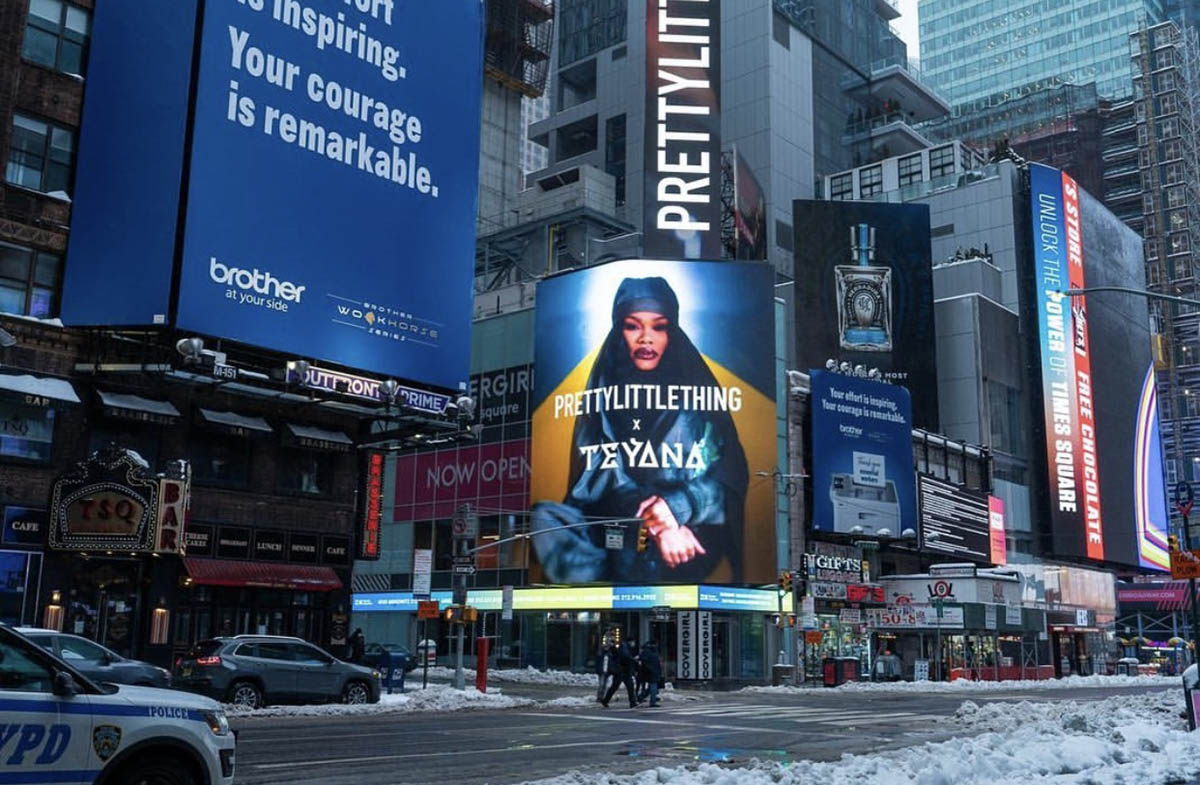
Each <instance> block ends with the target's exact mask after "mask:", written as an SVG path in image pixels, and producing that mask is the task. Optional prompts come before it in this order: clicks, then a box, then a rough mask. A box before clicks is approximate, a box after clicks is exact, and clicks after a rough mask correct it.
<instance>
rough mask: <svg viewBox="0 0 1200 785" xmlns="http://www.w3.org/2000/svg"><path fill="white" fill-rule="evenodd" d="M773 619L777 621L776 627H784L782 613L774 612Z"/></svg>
mask: <svg viewBox="0 0 1200 785" xmlns="http://www.w3.org/2000/svg"><path fill="white" fill-rule="evenodd" d="M771 621H773V622H774V623H775V626H776V627H779V628H780V629H783V622H784V616H783V614H782V613H772V614H771Z"/></svg>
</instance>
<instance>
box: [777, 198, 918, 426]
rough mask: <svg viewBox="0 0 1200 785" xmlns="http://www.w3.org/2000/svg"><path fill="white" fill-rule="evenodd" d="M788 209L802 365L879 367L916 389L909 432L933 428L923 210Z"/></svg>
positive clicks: (878, 206) (814, 204)
mask: <svg viewBox="0 0 1200 785" xmlns="http://www.w3.org/2000/svg"><path fill="white" fill-rule="evenodd" d="M792 209H793V221H794V223H793V226H794V232H793V236H794V237H795V254H796V258H795V276H796V282H795V290H794V302H795V311H794V319H795V333H794V334H795V338H796V361H797V363H798V365H799V367H801V368H824V367H826V363H827V362H828V361H829V360H834V361H835V362H837V363H838V364H841V363H849V364H850V365H851V366H852V367H853V366H857V365H861V366H863V367H864V368H868V369H869V368H878V369H879V371H880V372H881V373H882V374H883V378H884V380H886V381H888V382H891V383H892V384H898V385H903V386H905V387H907V388H909V389H910V390H911V391H912V392H913V420H914V423H915V424H916V426H917V427H919V428H928V429H930V430H934V431H936V430H937V428H938V391H937V378H938V377H937V358H936V340H935V332H934V320H933V316H934V314H933V265H932V262H931V256H932V254H931V252H930V251H931V248H930V228H929V206H928V205H923V204H895V203H887V202H839V201H825V200H808V199H798V200H796V201H795V202H793V207H792ZM847 241H849V244H848V245H847ZM847 252H848V253H847Z"/></svg>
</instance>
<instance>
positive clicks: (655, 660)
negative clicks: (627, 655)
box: [638, 641, 663, 707]
mask: <svg viewBox="0 0 1200 785" xmlns="http://www.w3.org/2000/svg"><path fill="white" fill-rule="evenodd" d="M640 665H641V669H642V677H643V679H645V684H646V692H647V694H648V697H649V698H650V706H651V707H653V706H657V705H658V691H659V689H660V688H661V687H662V686H663V671H662V659H661V658H660V657H659V656H658V644H656V643H655V642H654V641H646V645H645V646H643V647H642V653H641V658H640ZM638 698H639V700H644V698H642V697H641V696H640V695H639V696H638Z"/></svg>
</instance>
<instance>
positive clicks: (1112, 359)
mask: <svg viewBox="0 0 1200 785" xmlns="http://www.w3.org/2000/svg"><path fill="white" fill-rule="evenodd" d="M1029 174H1030V186H1031V193H1030V202H1031V204H1030V207H1031V218H1032V229H1033V231H1032V239H1033V251H1034V270H1033V277H1034V286H1035V292H1034V294H1035V296H1034V298H1033V303H1034V304H1035V305H1036V307H1037V327H1038V337H1037V344H1036V345H1037V351H1038V357H1039V361H1040V367H1041V375H1042V379H1041V385H1040V389H1039V390H1037V391H1036V392H1040V395H1037V396H1036V397H1038V398H1040V400H1041V406H1042V430H1043V432H1044V434H1045V456H1046V458H1045V461H1046V488H1047V498H1048V500H1049V504H1050V513H1051V535H1052V537H1051V541H1052V543H1053V546H1052V547H1053V552H1054V553H1055V554H1056V555H1061V556H1071V557H1077V558H1086V559H1093V560H1097V561H1106V562H1113V563H1117V564H1125V565H1134V566H1141V567H1147V568H1155V569H1164V568H1166V566H1167V558H1166V553H1167V543H1166V532H1167V512H1166V494H1165V488H1164V482H1163V474H1162V457H1161V443H1160V436H1159V429H1158V417H1157V408H1158V407H1157V394H1156V390H1155V375H1154V369H1153V366H1152V363H1151V355H1150V335H1149V315H1148V312H1147V307H1146V302H1145V300H1144V299H1142V298H1136V297H1129V296H1127V295H1123V294H1114V293H1100V294H1093V295H1090V296H1088V297H1086V298H1084V297H1075V298H1071V297H1068V296H1065V295H1064V294H1062V293H1063V292H1065V291H1066V290H1067V289H1083V288H1086V287H1098V286H1119V287H1126V288H1132V289H1137V290H1143V289H1145V277H1144V276H1145V273H1144V270H1143V263H1142V254H1141V242H1140V240H1139V239H1138V237H1137V235H1136V234H1134V233H1133V232H1132V231H1131V230H1129V229H1128V228H1127V227H1125V226H1124V225H1123V224H1121V222H1120V221H1119V220H1117V218H1116V217H1115V216H1113V215H1112V214H1111V213H1110V212H1109V211H1108V210H1107V208H1105V207H1104V206H1103V205H1102V204H1100V203H1099V202H1098V201H1097V200H1096V199H1094V198H1093V197H1092V196H1091V195H1090V194H1088V193H1087V192H1086V191H1084V190H1082V189H1081V188H1079V187H1078V186H1077V185H1076V183H1075V181H1074V180H1073V179H1072V178H1071V176H1070V175H1068V174H1066V173H1065V172H1061V171H1059V170H1058V169H1053V168H1051V167H1048V166H1043V165H1040V164H1031V165H1030V167H1029ZM1101 348H1102V351H1101Z"/></svg>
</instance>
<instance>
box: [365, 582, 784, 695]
mask: <svg viewBox="0 0 1200 785" xmlns="http://www.w3.org/2000/svg"><path fill="white" fill-rule="evenodd" d="M431 596H432V599H434V600H437V601H438V602H439V603H440V605H441V606H442V607H445V606H446V605H448V604H449V603H450V600H451V592H450V591H434V592H433V593H432V595H431ZM503 596H504V591H503V590H501V589H473V590H471V591H469V592H468V595H467V602H468V604H470V605H473V606H475V607H476V608H478V609H479V611H480V614H479V617H480V620H479V621H478V622H477V623H476V625H475V627H474V629H472V630H469V631H468V641H473V640H474V639H475V638H477V637H489V638H491V639H492V651H493V652H494V653H495V657H496V660H497V663H498V664H499V665H503V666H506V667H510V666H511V667H535V668H555V669H561V670H572V671H577V672H589V671H593V670H594V669H595V658H596V654H597V652H598V651H599V648H600V641H601V638H602V637H603V636H604V635H605V634H607V633H609V632H611V631H612V630H613V629H614V628H616V629H620V630H621V635H622V637H624V638H625V639H628V640H634V641H636V642H638V643H639V644H640V643H644V642H645V641H650V640H653V641H655V642H656V643H657V644H658V648H659V652H660V654H661V655H662V658H663V666H664V671H665V673H667V674H668V677H669V678H672V679H684V680H696V681H714V682H720V681H748V682H756V683H757V682H762V681H764V680H765V679H766V677H767V672H768V660H769V659H770V658H769V654H768V652H769V651H770V649H769V648H768V644H769V643H770V642H771V641H773V640H774V632H775V627H774V626H773V625H771V624H770V620H771V616H772V615H773V614H775V613H777V612H778V609H779V607H780V599H779V596H778V594H777V592H775V591H771V590H762V589H743V588H737V587H726V586H709V585H699V586H697V585H691V586H620V587H613V586H582V587H576V588H561V589H559V588H554V589H549V588H548V589H539V588H529V589H515V590H513V592H512V598H513V599H512V614H511V616H512V618H511V620H505V619H504V618H503V617H504V615H505V614H504V608H503ZM353 609H354V616H353V619H352V626H354V627H362V628H363V632H364V634H365V635H366V637H367V640H368V641H376V642H387V643H401V644H404V645H406V646H409V648H410V649H411V648H413V647H415V645H416V643H417V641H418V640H423V639H425V638H428V639H431V640H435V641H437V643H438V654H439V658H440V659H441V661H443V662H449V661H450V655H451V653H452V652H453V639H452V629H451V627H450V625H447V624H444V623H442V622H441V621H440V620H439V621H430V622H427V623H426V622H419V621H417V620H416V618H415V617H416V610H417V600H416V599H414V598H413V595H412V593H411V592H379V593H361V594H354V595H353ZM425 624H427V625H428V626H427V628H425V629H422V626H423V625H425ZM469 649H470V650H469V651H468V652H467V654H468V657H467V659H468V661H473V657H472V656H471V655H473V652H474V647H473V644H469Z"/></svg>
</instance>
